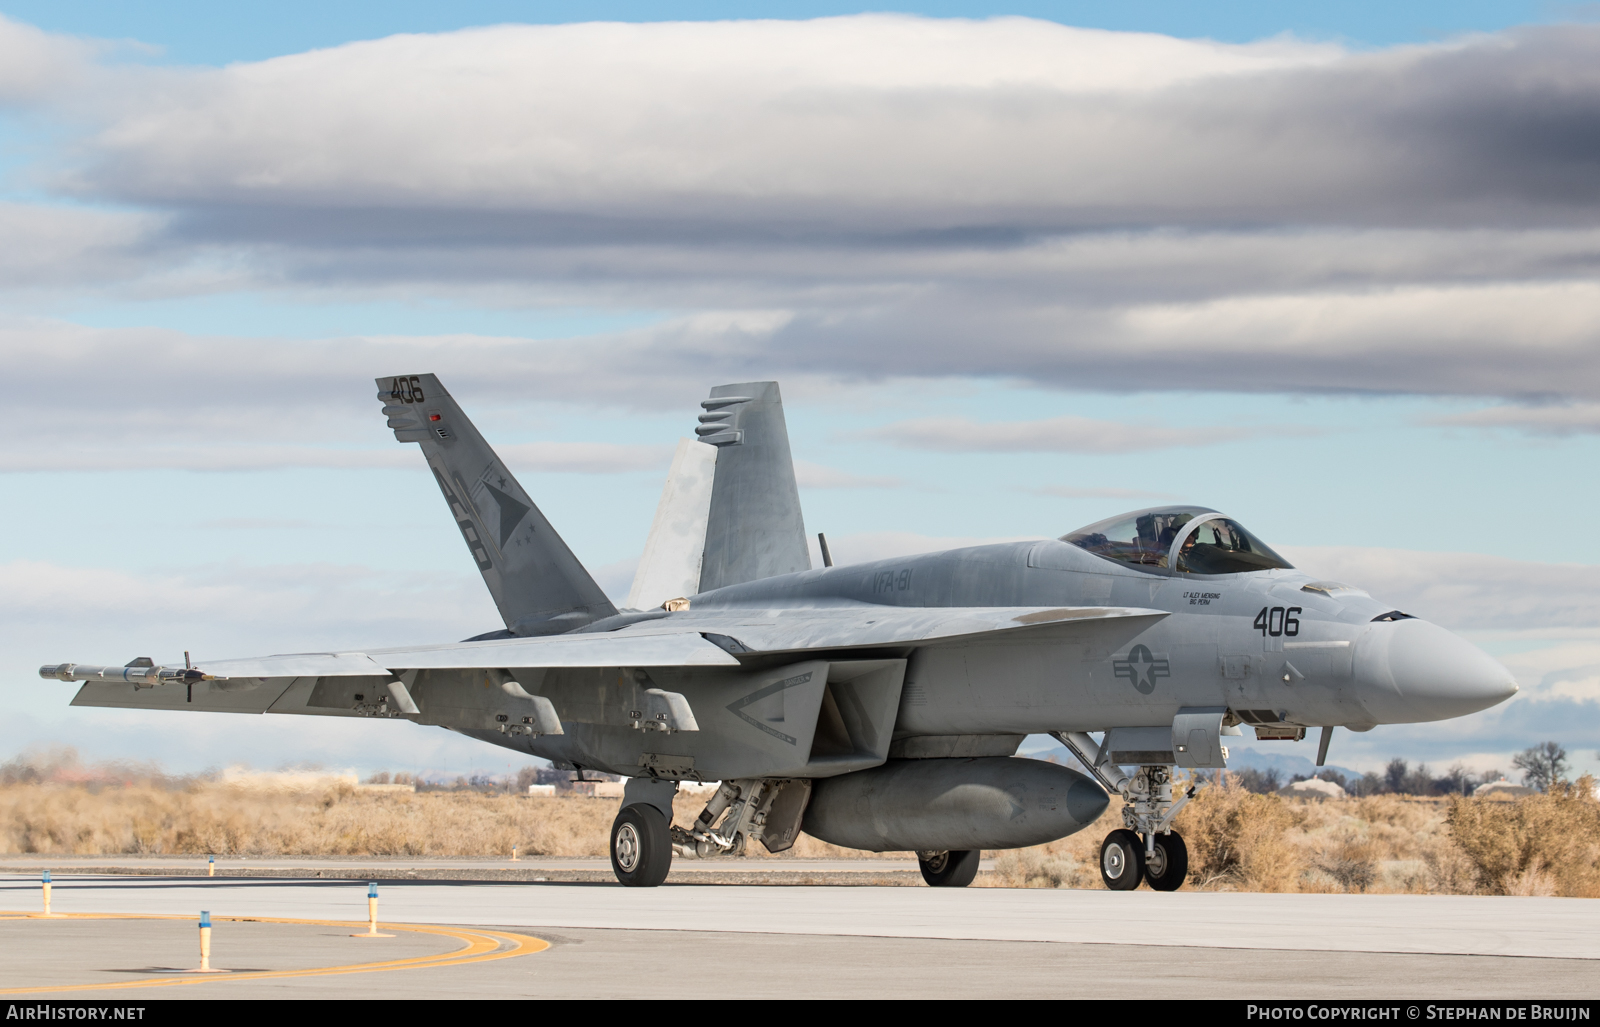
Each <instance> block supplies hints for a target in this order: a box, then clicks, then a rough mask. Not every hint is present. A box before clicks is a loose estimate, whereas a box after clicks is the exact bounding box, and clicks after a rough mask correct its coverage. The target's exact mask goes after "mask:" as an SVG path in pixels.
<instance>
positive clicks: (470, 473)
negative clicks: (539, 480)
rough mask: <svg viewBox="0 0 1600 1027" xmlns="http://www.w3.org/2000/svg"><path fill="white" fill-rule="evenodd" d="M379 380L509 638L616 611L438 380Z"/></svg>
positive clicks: (392, 418) (394, 420)
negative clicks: (419, 453) (416, 446)
mask: <svg viewBox="0 0 1600 1027" xmlns="http://www.w3.org/2000/svg"><path fill="white" fill-rule="evenodd" d="M377 383H378V399H379V400H380V401H382V403H383V412H384V413H385V414H387V415H388V416H389V427H391V428H393V429H394V437H395V438H396V439H399V440H400V441H401V442H417V443H420V444H421V446H422V455H423V457H424V458H425V459H426V460H427V462H428V468H429V469H430V470H431V471H433V475H434V479H435V480H436V481H437V482H438V484H439V490H440V491H441V492H443V493H444V498H445V502H446V503H447V504H449V507H450V513H451V515H452V516H453V517H454V518H455V521H456V527H457V528H459V529H460V531H461V537H462V538H463V539H464V540H465V541H466V543H467V550H468V551H469V552H470V553H471V554H472V559H473V561H474V562H476V563H477V565H478V570H479V571H480V572H481V573H482V574H483V580H484V583H485V584H486V585H488V586H489V593H490V595H492V596H493V597H494V603H495V606H497V607H498V608H499V610H500V616H501V618H502V619H503V620H504V621H505V624H506V628H507V630H508V631H510V632H511V633H512V634H514V635H550V634H557V633H560V632H563V631H570V630H572V629H573V628H578V627H582V626H583V625H585V624H588V623H590V622H591V621H595V620H599V619H600V618H602V617H609V616H610V615H612V614H614V613H616V612H617V611H616V607H614V606H612V604H611V601H610V600H609V599H607V598H606V596H605V593H604V592H602V591H601V590H600V586H599V585H597V584H595V581H594V579H593V578H592V577H590V576H589V572H588V571H586V570H584V568H583V565H582V564H581V563H579V562H578V559H577V557H575V556H573V555H572V550H571V549H568V548H567V544H566V543H565V542H563V541H562V540H561V536H560V535H557V534H556V532H555V529H554V528H552V527H551V526H550V522H549V521H547V520H545V517H544V514H542V513H540V512H539V508H538V507H537V506H535V505H534V502H533V500H532V499H530V498H528V494H527V493H526V492H524V491H523V490H522V486H521V485H520V484H518V483H517V479H516V478H515V477H514V476H513V475H512V474H511V472H510V471H509V470H507V469H506V466H505V464H504V463H502V462H501V460H500V458H499V457H498V456H496V455H495V452H494V450H493V449H491V448H490V447H489V444H488V443H487V442H485V441H484V439H483V436H482V435H480V434H478V429H477V428H475V427H474V426H473V424H472V422H471V421H470V420H468V419H467V415H466V414H464V413H462V412H461V408H460V407H459V406H458V405H457V404H456V401H455V400H454V399H452V398H451V396H450V394H449V393H448V392H446V391H445V389H444V386H443V385H441V384H439V379H438V378H437V377H435V376H434V375H431V374H413V375H398V376H394V377H389V378H379V379H377Z"/></svg>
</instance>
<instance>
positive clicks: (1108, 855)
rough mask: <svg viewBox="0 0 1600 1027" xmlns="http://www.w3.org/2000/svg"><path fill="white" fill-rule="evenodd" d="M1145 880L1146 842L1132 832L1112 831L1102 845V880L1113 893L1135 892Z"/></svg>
mask: <svg viewBox="0 0 1600 1027" xmlns="http://www.w3.org/2000/svg"><path fill="white" fill-rule="evenodd" d="M1143 878H1144V842H1142V841H1140V840H1139V836H1138V835H1136V834H1134V833H1133V832H1132V831H1127V830H1122V831H1112V832H1111V833H1110V834H1108V835H1106V840H1105V841H1103V842H1101V843H1100V880H1102V881H1104V882H1105V883H1106V887H1107V888H1110V889H1111V890H1112V891H1133V890H1134V889H1135V888H1137V887H1139V882H1140V880H1142V879H1143Z"/></svg>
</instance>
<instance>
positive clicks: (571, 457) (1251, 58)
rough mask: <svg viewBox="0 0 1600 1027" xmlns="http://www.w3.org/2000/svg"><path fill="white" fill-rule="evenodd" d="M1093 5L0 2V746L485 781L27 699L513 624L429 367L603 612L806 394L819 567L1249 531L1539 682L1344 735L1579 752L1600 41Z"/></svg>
mask: <svg viewBox="0 0 1600 1027" xmlns="http://www.w3.org/2000/svg"><path fill="white" fill-rule="evenodd" d="M1108 6H1110V5H1089V4H1072V3H1057V4H1049V3H1031V4H1019V5H1012V6H1005V7H1001V6H996V5H992V4H985V3H978V2H973V3H940V4H933V5H924V6H922V7H919V8H918V9H917V10H916V11H915V12H904V13H894V12H880V13H870V14H862V13H859V12H858V11H857V9H855V8H850V7H844V6H839V5H828V4H822V3H786V4H778V5H771V6H769V7H768V8H767V9H766V13H767V14H768V15H769V16H771V17H773V18H774V19H781V20H763V21H751V20H737V19H738V17H739V15H740V11H739V10H736V9H735V8H734V5H728V4H717V3H698V4H697V3H687V2H682V3H670V4H665V5H663V4H652V5H648V9H646V5H639V4H631V3H609V4H607V3H601V4H598V5H596V4H584V5H576V4H561V3H551V4H534V3H523V4H516V3H503V2H502V3H496V2H487V0H482V2H463V3H457V4H452V5H449V6H448V9H447V8H446V6H445V5H438V4H428V5H424V4H420V3H391V4H385V5H376V4H360V3H353V4H341V5H337V7H336V8H335V9H330V8H329V5H327V4H325V3H323V4H317V5H313V4H311V3H309V2H299V0H295V2H286V3H277V4H273V5H258V6H255V7H249V8H245V9H240V10H232V9H223V8H215V7H214V6H212V5H200V4H193V3H183V2H159V0H157V2H152V3H148V4H141V5H123V4H113V3H110V2H72V0H52V2H51V3H48V4H46V3H42V2H38V3H35V2H6V0H0V19H3V20H0V240H3V241H4V245H3V246H0V353H3V361H0V368H3V369H4V374H5V385H6V386H7V387H8V389H7V391H8V403H7V406H8V409H9V411H10V413H9V416H8V424H9V430H8V433H7V444H6V445H5V446H4V447H0V489H3V490H4V501H5V508H6V510H7V512H8V515H7V518H6V524H7V527H8V530H7V531H6V532H5V533H4V536H3V542H0V544H3V545H4V547H5V552H4V554H3V555H0V604H3V619H0V633H3V634H0V688H4V689H5V691H4V695H5V696H6V708H7V715H6V716H5V717H4V718H0V754H3V755H9V754H10V753H13V752H15V751H17V750H19V749H22V748H24V747H26V746H29V745H40V744H51V743H55V744H72V745H77V746H78V747H79V748H80V749H81V750H82V751H83V752H84V753H85V754H86V755H89V756H90V757H92V758H112V757H129V756H133V757H140V758H159V759H162V760H164V761H165V762H166V763H167V764H168V765H169V766H171V767H173V768H174V769H183V770H187V769H199V768H203V767H206V766H212V765H217V764H220V763H224V762H230V761H233V760H238V759H243V760H247V761H249V762H252V763H254V764H255V765H258V766H275V765H278V764H280V763H284V762H293V761H301V760H314V761H320V762H323V763H326V764H330V765H339V766H345V765H349V766H356V767H359V768H363V769H368V768H378V767H388V768H390V769H412V770H422V771H434V772H448V773H457V772H463V771H466V770H469V769H484V770H503V769H505V763H506V761H505V758H504V757H503V756H502V755H501V754H500V753H499V752H498V751H495V750H492V749H489V748H486V747H481V746H478V745H477V744H476V743H469V742H466V741H464V740H461V739H458V738H455V737H454V736H451V735H448V734H447V733H445V732H441V731H437V730H432V729H420V728H415V727H411V726H409V725H397V724H372V723H346V722H342V721H341V722H337V723H324V722H321V721H318V720H315V719H312V718H281V719H280V718H238V717H226V716H222V715H192V716H190V717H187V718H177V717H170V716H168V717H161V716H144V715H133V714H120V713H113V712H111V711H72V710H69V709H68V708H67V706H66V702H67V700H68V699H69V698H70V694H71V688H70V687H69V686H65V685H50V684H47V683H44V682H41V681H39V680H38V679H37V677H35V676H34V670H35V668H36V667H37V666H38V665H39V664H41V663H44V662H54V661H57V660H62V659H73V660H79V661H83V662H92V661H104V662H123V661H126V660H127V659H128V658H130V657H132V656H134V655H151V656H154V657H155V658H156V659H157V660H172V659H175V658H181V653H182V651H183V650H184V649H189V650H192V651H194V652H195V653H196V654H198V655H202V656H216V657H220V656H237V655H247V654H255V653H262V652H272V651H281V650H284V649H306V648H313V647H320V646H329V647H332V646H341V647H351V646H360V645H374V644H383V643H388V644H397V643H405V642H410V641H424V640H427V641H432V640H438V639H441V638H459V637H463V636H465V635H468V634H472V633H476V632H479V631H483V630H487V629H490V628H494V627H498V626H499V624H498V621H497V618H496V616H495V613H494V610H493V607H492V605H491V604H490V603H489V601H488V598H487V596H486V595H485V594H484V592H483V589H482V586H481V584H480V583H479V581H478V579H477V576H476V574H475V572H474V570H473V566H472V564H471V563H470V561H469V559H468V558H467V556H466V554H465V553H464V552H462V551H461V550H462V547H461V544H460V542H459V538H458V536H457V534H456V532H455V531H454V529H453V527H452V525H451V524H450V523H449V522H448V518H447V514H446V512H445V510H444V508H443V505H442V504H441V503H440V502H439V499H438V495H437V492H436V490H435V489H434V487H433V486H432V484H431V482H430V480H429V478H428V477H427V475H426V473H425V471H424V470H423V465H422V463H421V459H420V457H419V456H418V455H417V454H416V453H415V451H414V450H412V449H410V448H409V447H402V446H400V445H398V444H397V443H395V442H394V441H393V437H392V435H391V434H390V433H389V432H388V431H387V429H386V428H385V426H384V424H383V418H382V416H381V415H380V414H379V411H378V405H379V404H378V403H377V401H376V400H375V399H374V396H373V393H374V390H373V387H372V378H373V377H375V376H378V375H386V374H395V373H414V372H420V371H433V372H435V373H437V374H439V375H440V377H441V378H442V379H443V380H444V381H445V382H446V384H447V385H448V386H449V387H450V389H451V391H452V392H453V393H454V394H455V395H456V396H457V398H458V399H459V400H460V401H461V402H462V403H463V405H464V406H466V407H467V409H468V410H469V411H470V412H471V413H472V415H473V416H474V418H475V419H476V420H477V421H478V423H479V425H480V427H482V428H483V430H484V431H485V434H486V435H488V436H489V437H490V438H491V439H492V440H493V441H494V442H495V443H496V444H497V445H500V446H501V447H502V452H503V453H504V454H505V456H506V458H507V460H508V462H509V463H510V464H511V466H512V467H513V468H514V469H515V470H516V471H517V472H518V474H519V476H520V477H521V479H522V481H523V484H524V485H525V486H526V487H527V489H528V490H529V491H530V492H531V493H532V494H533V495H534V496H535V497H536V498H537V499H538V500H539V502H540V504H541V506H542V507H543V509H544V510H545V512H546V514H547V515H548V516H549V517H550V519H551V520H552V521H553V522H554V523H555V524H556V526H557V527H558V529H559V530H561V531H562V532H563V534H564V535H565V537H566V538H567V539H568V541H569V542H570V543H571V544H572V546H573V548H574V549H575V551H576V552H577V553H578V555H579V556H580V558H581V559H583V560H584V562H585V563H586V564H587V565H588V566H589V567H590V568H591V569H592V570H593V571H594V572H595V574H596V576H597V577H598V578H599V579H600V580H601V582H602V584H603V585H604V586H605V587H606V588H607V590H608V591H609V592H610V593H612V594H613V595H614V596H618V597H620V596H622V595H624V594H625V593H626V591H627V586H628V583H629V580H630V577H631V574H632V569H633V565H634V563H635V561H636V560H637V558H638V554H639V552H640V551H641V549H642V548H643V544H644V537H645V533H646V531H647V529H648V526H649V522H650V517H651V514H652V513H653V510H654V506H655V502H656V499H657V497H658V495H659V490H660V485H661V479H662V477H663V475H664V473H665V470H666V466H667V463H668V461H669V459H670V456H671V451H672V446H673V444H674V441H675V440H676V439H677V438H679V437H681V436H683V435H686V434H688V432H689V431H690V429H691V428H692V427H693V425H694V423H695V422H694V418H695V415H696V414H697V413H698V408H697V406H696V404H697V402H698V400H699V399H701V398H702V397H703V396H704V395H705V393H706V391H707V390H708V389H709V388H710V387H711V386H712V385H716V384H720V383H723V382H732V381H744V380H751V379H765V378H776V379H778V380H780V381H781V382H782V386H783V390H784V396H785V401H786V406H787V409H788V413H789V420H790V431H791V437H792V439H793V443H794V449H795V453H796V456H797V459H798V461H799V471H800V477H801V485H802V492H803V498H804V501H805V504H806V516H807V524H808V527H809V528H810V529H811V530H813V531H817V530H822V531H826V532H827V533H828V535H829V539H830V542H831V543H832V545H833V549H834V552H835V554H836V555H837V556H838V557H839V558H841V559H846V560H849V559H866V558H871V557H874V556H880V555H889V554H892V553H899V552H911V551H918V550H924V549H933V548H941V547H944V546H947V545H954V544H962V543H968V542H973V541H982V540H991V539H1009V538H1028V537H1045V536H1054V535H1060V534H1062V533H1064V532H1066V531H1069V530H1071V529H1073V528H1075V527H1077V526H1079V525H1081V524H1083V523H1087V522H1089V521H1092V520H1097V519H1099V518H1101V517H1105V516H1108V515H1111V514H1114V513H1117V512H1119V511H1122V510H1126V509H1130V508H1134V507H1139V506H1144V505H1149V504H1151V503H1154V502H1167V501H1172V500H1181V501H1189V502H1196V503H1201V504H1204V505H1208V506H1213V507H1217V508H1220V509H1223V510H1226V511H1228V512H1230V513H1232V514H1233V515H1234V516H1237V517H1238V518H1239V519H1241V520H1242V521H1244V522H1245V523H1246V524H1247V525H1248V526H1249V527H1250V528H1251V529H1252V530H1254V531H1255V532H1256V533H1258V534H1260V535H1262V536H1263V537H1265V538H1266V539H1268V540H1269V541H1270V542H1272V543H1273V544H1274V545H1277V546H1280V547H1281V548H1282V549H1283V550H1284V552H1285V553H1287V554H1289V555H1290V556H1291V558H1293V559H1295V560H1296V561H1297V563H1299V564H1300V565H1301V566H1303V567H1305V568H1306V569H1307V570H1310V571H1312V572H1314V573H1317V574H1319V575H1323V576H1328V577H1335V578H1338V579H1341V580H1346V581H1350V582H1352V583H1355V584H1359V585H1362V586H1364V587H1367V588H1369V589H1370V590H1371V591H1372V592H1373V593H1374V594H1375V595H1378V596H1380V597H1383V598H1385V599H1386V600H1389V601H1392V602H1393V603H1394V604H1395V605H1396V606H1398V607H1400V608H1403V609H1407V610H1409V611H1410V612H1412V613H1414V614H1417V615H1419V616H1424V617H1427V618H1429V619H1432V620H1435V621H1437V622H1439V623H1441V624H1443V625H1445V626H1447V627H1449V628H1451V629H1453V630H1456V631H1460V632H1462V633H1463V634H1465V635H1466V636H1467V637H1469V638H1471V639H1472V640H1473V641H1475V642H1477V643H1478V644H1480V645H1482V646H1484V647H1485V648H1486V649H1488V650H1489V651H1490V652H1492V653H1494V654H1495V655H1496V656H1498V657H1499V658H1501V659H1502V660H1504V661H1505V662H1506V663H1507V665H1508V666H1510V667H1511V668H1512V670H1513V671H1514V672H1515V673H1516V675H1517V677H1518V680H1519V681H1520V682H1521V684H1522V686H1523V692H1522V694H1521V695H1519V696H1518V697H1517V698H1516V699H1515V700H1513V701H1512V702H1510V703H1507V704H1505V705H1504V706H1502V707H1500V708H1498V709H1496V710H1493V711H1490V712H1488V713H1485V714H1481V715H1479V716H1476V717H1471V718H1466V719H1464V720H1460V721H1454V722H1450V723H1447V724H1441V725H1431V726H1418V727H1394V728H1380V729H1378V730H1375V731H1373V732H1371V733H1370V734H1367V735H1364V736H1354V735H1348V734H1342V735H1341V736H1339V739H1338V741H1337V748H1336V750H1335V753H1334V755H1335V757H1336V759H1335V762H1338V763H1340V764H1342V765H1344V766H1353V767H1359V768H1362V769H1368V768H1376V767H1377V766H1379V765H1380V764H1381V763H1382V762H1384V761H1385V760H1387V759H1388V758H1389V757H1390V756H1394V755H1401V756H1405V757H1408V758H1410V759H1413V760H1417V759H1421V760H1427V761H1428V762H1430V763H1431V764H1434V765H1436V766H1441V767H1442V766H1444V765H1447V764H1449V763H1451V762H1454V761H1457V760H1459V761H1462V762H1464V763H1465V764H1467V765H1468V766H1470V767H1473V768H1475V769H1478V770H1483V769H1488V768H1490V767H1501V768H1505V769H1509V759H1510V754H1511V753H1512V752H1515V751H1516V750H1519V749H1522V748H1525V747H1526V746H1528V745H1531V744H1533V743H1535V742H1538V741H1542V740H1544V739H1546V738H1554V739H1556V740H1558V741H1561V742H1563V743H1564V744H1566V745H1567V747H1568V748H1569V749H1570V750H1571V751H1572V752H1573V755H1574V756H1575V757H1577V763H1578V765H1579V766H1580V767H1581V768H1584V769H1593V768H1595V767H1596V766H1597V761H1596V759H1595V750H1596V748H1597V747H1600V606H1597V600H1600V578H1597V577H1596V573H1595V570H1596V568H1595V566H1594V565H1596V564H1600V537H1597V535H1600V529H1597V528H1596V527H1591V526H1590V525H1589V523H1588V522H1589V518H1588V514H1589V513H1590V512H1591V511H1592V510H1594V509H1595V508H1596V505H1597V504H1596V499H1597V498H1600V486H1597V484H1596V474H1595V470H1594V469H1595V468H1596V466H1597V457H1600V438H1597V436H1600V276H1597V268H1600V25H1594V24H1589V23H1586V22H1583V21H1578V22H1572V21H1571V20H1570V19H1572V18H1574V17H1577V16H1578V15H1576V14H1574V11H1575V10H1577V11H1578V13H1579V14H1581V13H1582V12H1581V10H1579V9H1576V8H1566V7H1558V6H1555V5H1542V4H1534V3H1489V2H1483V3H1476V4H1471V3H1467V4H1462V3H1455V4H1444V3H1419V4H1411V5H1377V4H1333V5H1329V4H1316V5H1312V4H1309V3H1287V4H1276V5H1263V4H1255V3H1251V4H1246V3H1234V4H1226V3H1222V4H1211V5H1194V4H1188V3H1176V2H1174V3H1157V2H1146V3H1130V4H1125V5H1116V6H1117V9H1116V10H1115V11H1109V10H1102V9H1101V8H1103V7H1108ZM1401 7H1404V10H1400V9H1399V8H1401ZM589 17H603V18H607V19H611V20H608V21H606V22H593V23H582V22H580V21H578V19H580V18H589ZM646 17H649V18H652V19H659V18H673V19H678V20H674V21H644V20H642V19H644V18H646ZM1302 748H1303V747H1302Z"/></svg>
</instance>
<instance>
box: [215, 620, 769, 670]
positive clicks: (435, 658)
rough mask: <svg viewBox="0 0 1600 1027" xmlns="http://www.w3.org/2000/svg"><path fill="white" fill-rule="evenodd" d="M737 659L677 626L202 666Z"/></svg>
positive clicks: (698, 663) (397, 666) (404, 666)
mask: <svg viewBox="0 0 1600 1027" xmlns="http://www.w3.org/2000/svg"><path fill="white" fill-rule="evenodd" d="M738 662H739V661H738V660H735V659H734V658H733V657H732V656H729V655H728V653H727V652H726V651H724V650H722V649H720V648H718V647H717V646H715V645H712V644H711V643H710V642H707V641H706V640H705V639H704V638H702V637H701V636H700V635H699V634H698V633H697V632H694V631H681V630H680V631H674V632H671V633H663V634H658V635H632V636H619V635H609V634H598V633H597V634H592V635H546V636H541V637H537V638H508V639H496V640H494V641H488V642H450V643H441V644H438V645H418V646H401V647H398V648H392V649H368V650H366V651H365V652H353V653H295V654H292V655H284V656H262V657H258V658H256V659H250V660H211V661H203V662H201V663H200V664H198V665H197V666H198V668H199V669H200V670H203V671H205V672H206V673H207V674H213V675H216V676H217V677H219V678H230V679H232V678H252V677H254V678H283V677H346V676H349V677H366V676H370V675H373V674H379V675H388V674H389V672H390V671H395V670H443V669H472V668H478V667H718V666H737V665H738Z"/></svg>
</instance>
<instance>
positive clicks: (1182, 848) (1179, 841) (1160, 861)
mask: <svg viewBox="0 0 1600 1027" xmlns="http://www.w3.org/2000/svg"><path fill="white" fill-rule="evenodd" d="M1188 877H1189V847H1188V846H1187V845H1185V844H1183V835H1181V834H1179V833H1178V832H1176V831H1173V832H1171V833H1170V834H1158V835H1156V855H1155V858H1154V859H1150V858H1148V857H1147V858H1146V859H1145V861H1144V879H1145V882H1146V883H1147V884H1149V885H1150V887H1152V888H1154V889H1155V890H1156V891H1177V890H1178V889H1179V888H1182V887H1183V882H1184V881H1185V880H1187V879H1188Z"/></svg>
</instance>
